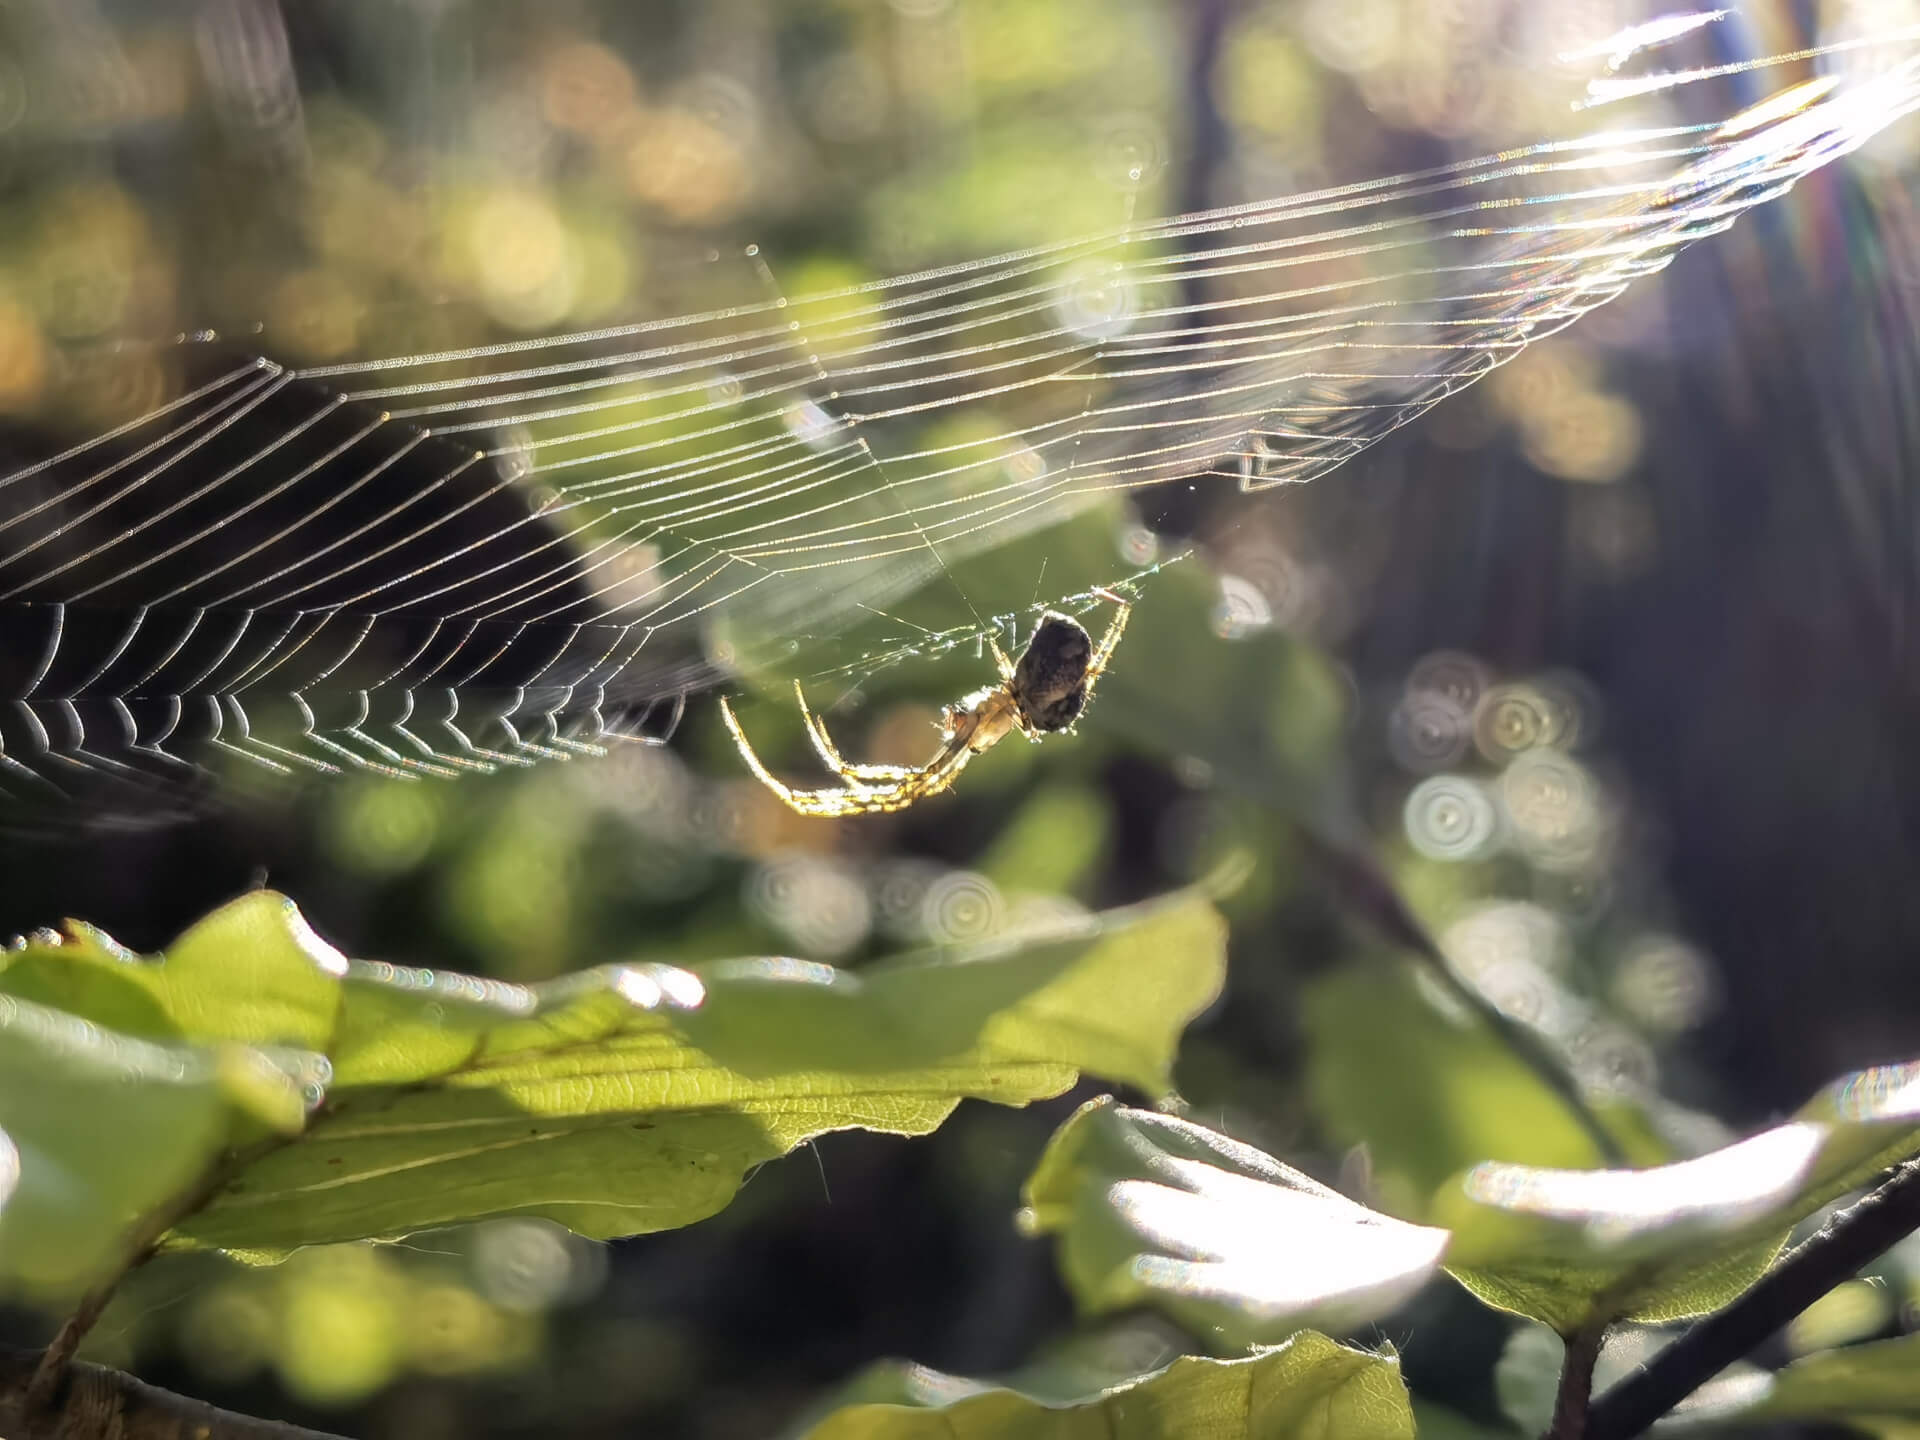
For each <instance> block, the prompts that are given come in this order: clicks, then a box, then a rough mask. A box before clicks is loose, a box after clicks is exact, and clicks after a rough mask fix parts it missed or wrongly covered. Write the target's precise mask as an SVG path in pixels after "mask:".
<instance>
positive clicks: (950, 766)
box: [720, 696, 972, 817]
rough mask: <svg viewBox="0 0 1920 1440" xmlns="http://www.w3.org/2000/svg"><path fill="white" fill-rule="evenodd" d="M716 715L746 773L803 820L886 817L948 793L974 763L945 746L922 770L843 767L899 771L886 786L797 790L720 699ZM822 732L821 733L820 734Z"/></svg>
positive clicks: (964, 752)
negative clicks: (771, 766) (764, 758)
mask: <svg viewBox="0 0 1920 1440" xmlns="http://www.w3.org/2000/svg"><path fill="white" fill-rule="evenodd" d="M805 713H807V715H808V720H809V724H808V727H807V728H808V731H809V733H811V732H812V731H813V727H814V725H815V724H816V723H818V722H817V721H814V720H813V718H812V716H811V712H805ZM720 716H721V719H723V720H724V721H726V725H727V730H728V732H729V733H730V734H731V735H732V736H733V743H734V747H735V748H736V749H737V750H739V752H740V758H741V759H743V760H745V761H746V762H747V768H748V769H749V770H751V771H752V772H753V775H754V778H755V779H757V780H759V781H760V783H761V784H762V785H765V786H766V787H767V788H768V789H769V790H771V791H772V792H773V793H774V794H775V795H777V796H779V797H780V799H781V800H782V801H783V802H784V803H785V804H786V806H787V808H788V809H790V810H794V811H796V812H798V813H799V814H802V815H820V816H827V817H838V816H847V815H874V814H885V813H886V812H888V811H892V810H904V809H906V807H907V806H909V805H911V804H913V802H914V801H916V800H918V799H920V798H921V797H922V796H926V795H937V794H939V793H940V792H941V791H943V790H946V789H948V788H949V787H950V786H951V785H952V784H953V782H954V779H955V777H957V776H958V775H959V773H960V772H961V770H963V769H965V768H966V763H967V761H968V760H969V759H971V758H972V752H971V751H969V750H968V749H967V747H966V746H965V745H964V744H962V745H959V746H943V747H942V748H941V750H940V753H939V754H937V755H935V756H934V758H933V759H932V760H931V761H929V762H928V763H927V765H926V768H924V769H921V770H914V769H911V768H909V767H905V766H869V767H851V766H849V767H847V768H848V769H856V768H865V769H873V770H886V771H889V772H897V774H895V773H890V774H888V775H886V776H884V777H878V776H877V777H875V778H876V779H881V780H883V781H884V783H880V784H871V783H867V782H865V781H863V780H859V779H854V778H848V780H847V783H846V784H845V785H844V786H834V787H829V788H826V789H820V790H796V789H794V788H793V787H792V786H791V785H788V784H787V783H786V782H785V781H783V780H781V779H780V778H779V777H778V776H777V775H775V774H774V773H773V772H772V771H770V770H768V769H767V767H766V766H765V765H764V764H762V763H761V761H760V757H759V756H758V755H757V754H755V753H754V749H753V746H752V745H751V744H750V743H748V740H747V736H746V732H745V731H744V730H742V729H741V728H740V721H739V718H738V717H737V716H735V715H734V713H733V707H732V706H731V705H730V704H728V703H727V700H726V698H725V697H724V696H722V697H721V700H720ZM822 733H823V734H824V729H823V731H822ZM826 744H827V747H828V748H829V749H831V748H832V744H833V742H832V741H831V740H830V739H829V740H827V741H826ZM838 754H839V752H838V751H835V752H834V756H835V758H836V759H837V758H838Z"/></svg>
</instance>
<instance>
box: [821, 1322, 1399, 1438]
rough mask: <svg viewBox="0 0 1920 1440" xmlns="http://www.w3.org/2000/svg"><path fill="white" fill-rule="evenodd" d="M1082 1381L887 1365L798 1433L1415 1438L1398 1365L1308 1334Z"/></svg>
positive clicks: (1040, 1371)
mask: <svg viewBox="0 0 1920 1440" xmlns="http://www.w3.org/2000/svg"><path fill="white" fill-rule="evenodd" d="M1092 1379H1093V1377H1089V1376H1087V1375H1086V1374H1085V1373H1084V1372H1083V1371H1076V1370H1074V1369H1073V1368H1071V1367H1069V1366H1062V1365H1059V1364H1054V1365H1047V1366H1038V1367H1035V1368H1034V1369H1032V1370H1029V1371H1027V1372H1024V1373H1023V1374H1021V1375H1019V1376H1016V1377H1013V1378H1011V1379H1010V1380H1009V1381H1008V1382H1007V1383H1005V1384H993V1383H989V1382H986V1381H980V1380H968V1379H963V1378H960V1377H958V1376H952V1375H943V1374H941V1373H939V1372H938V1371H933V1370H927V1369H924V1368H923V1367H921V1366H918V1365H905V1364H900V1363H898V1362H893V1363H889V1364H887V1365H883V1366H878V1367H875V1369H874V1370H873V1371H869V1372H868V1373H867V1374H866V1375H865V1376H862V1377H861V1378H860V1379H858V1380H857V1381H855V1382H854V1385H853V1386H852V1387H851V1394H850V1395H849V1397H848V1402H847V1403H845V1404H843V1405H842V1407H841V1408H840V1409H837V1410H835V1411H833V1412H832V1413H831V1414H829V1415H828V1416H827V1417H826V1418H825V1419H824V1420H822V1421H820V1422H819V1423H818V1424H816V1425H814V1426H813V1427H812V1428H811V1429H809V1430H807V1431H806V1440H920V1437H927V1440H974V1437H979V1440H988V1437H994V1440H998V1437H1004V1436H1018V1437H1020V1440H1080V1437H1092V1436H1100V1437H1113V1440H1156V1437H1165V1440H1175V1437H1180V1440H1184V1437H1187V1436H1195V1435H1205V1436H1208V1437H1209V1440H1288V1437H1296V1436H1297V1437H1303V1440H1304V1437H1313V1440H1413V1434H1414V1427H1413V1412H1412V1410H1411V1408H1410V1407H1409V1404H1408V1400H1407V1390H1406V1386H1405V1384H1404V1383H1403V1382H1402V1381H1401V1379H1400V1366H1399V1362H1398V1361H1397V1360H1396V1359H1395V1358H1394V1357H1393V1356H1392V1355H1391V1354H1384V1355H1375V1354H1370V1353H1368V1352H1366V1351H1363V1350H1353V1349H1349V1348H1348V1347H1346V1346H1344V1345H1338V1344H1335V1343H1334V1342H1333V1341H1332V1340H1329V1339H1327V1337H1326V1336H1324V1335H1318V1334H1315V1333H1313V1332H1312V1331H1301V1332H1299V1333H1298V1334H1296V1335H1294V1336H1293V1337H1292V1338H1291V1339H1290V1340H1288V1341H1287V1342H1286V1343H1285V1344H1283V1345H1278V1346H1275V1347H1274V1348H1272V1349H1268V1350H1262V1351H1260V1352H1258V1353H1256V1354H1254V1355H1251V1356H1249V1357H1247V1358H1245V1359H1239V1360H1212V1359H1206V1358H1203V1357H1200V1356H1192V1355H1187V1356H1181V1357H1180V1358H1179V1359H1176V1360H1174V1361H1173V1362H1172V1363H1171V1364H1168V1365H1166V1366H1164V1367H1163V1368H1160V1369H1157V1370H1154V1371H1152V1372H1150V1373H1148V1374H1145V1375H1137V1376H1129V1377H1127V1378H1124V1379H1119V1380H1115V1381H1111V1382H1109V1383H1106V1384H1099V1383H1097V1381H1095V1382H1094V1383H1089V1381H1090V1380H1092Z"/></svg>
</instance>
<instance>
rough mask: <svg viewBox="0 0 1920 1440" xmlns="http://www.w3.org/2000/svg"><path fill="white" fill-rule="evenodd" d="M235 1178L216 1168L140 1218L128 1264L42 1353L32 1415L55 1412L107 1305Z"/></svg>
mask: <svg viewBox="0 0 1920 1440" xmlns="http://www.w3.org/2000/svg"><path fill="white" fill-rule="evenodd" d="M230 1173H231V1172H230V1171H229V1169H228V1166H227V1163H226V1162H224V1161H222V1162H216V1163H215V1164H213V1165H211V1166H209V1167H208V1168H207V1170H206V1172H205V1173H204V1174H202V1175H201V1176H200V1178H199V1179H197V1180H196V1181H194V1183H193V1184H192V1185H190V1186H189V1187H188V1188H187V1189H185V1190H183V1191H181V1192H180V1194H178V1195H176V1196H175V1197H174V1198H173V1199H172V1200H170V1201H168V1202H167V1203H166V1204H164V1205H161V1206H159V1207H158V1208H156V1209H154V1210H152V1211H150V1212H148V1213H147V1214H145V1215H143V1216H141V1217H140V1220H139V1223H138V1224H136V1225H135V1226H134V1228H133V1230H132V1231H131V1232H129V1234H128V1235H127V1240H126V1258H125V1259H124V1260H123V1261H122V1262H121V1264H120V1268H119V1269H117V1270H115V1271H114V1272H113V1274H111V1275H109V1276H108V1277H107V1278H106V1279H105V1280H103V1281H101V1282H100V1283H99V1284H98V1285H96V1286H94V1287H93V1289H91V1290H89V1291H88V1292H87V1293H86V1294H85V1295H83V1296H81V1297H80V1303H79V1304H78V1305H76V1306H74V1308H73V1313H72V1314H70V1315H68V1316H67V1319H66V1323H65V1324H63V1325H62V1326H61V1327H60V1331H59V1333H58V1334H57V1335H55V1336H54V1337H53V1343H52V1344H51V1345H49V1346H47V1348H46V1349H45V1350H43V1351H42V1352H41V1353H40V1361H39V1364H38V1366H37V1367H36V1368H35V1370H34V1372H33V1379H32V1380H31V1381H30V1382H29V1383H28V1384H27V1387H26V1390H25V1394H24V1396H23V1397H22V1402H21V1403H22V1405H23V1406H24V1409H25V1411H26V1413H27V1414H29V1415H32V1414H37V1413H40V1412H43V1411H46V1410H50V1409H52V1408H53V1404H54V1401H55V1399H56V1397H57V1396H58V1395H59V1393H60V1386H61V1382H62V1381H64V1380H65V1379H66V1377H67V1370H68V1368H69V1366H71V1365H72V1363H73V1357H74V1354H75V1352H76V1351H78V1350H79V1348H80V1342H81V1341H82V1340H84V1339H85V1338H86V1336H87V1332H88V1331H89V1330H91V1329H93V1327H94V1324H95V1322H97V1321H98V1320H99V1319H100V1315H101V1312H102V1311H104V1310H105V1309H106V1308H107V1302H108V1301H109V1300H111V1299H113V1293H114V1291H116V1290H117V1289H119V1288H120V1282H121V1281H122V1280H124V1279H126V1278H127V1276H128V1274H129V1273H131V1272H132V1271H134V1270H137V1269H138V1268H139V1267H140V1266H142V1265H144V1264H146V1263H147V1261H149V1260H151V1259H152V1258H153V1255H154V1252H155V1251H156V1250H158V1249H159V1248H160V1241H161V1240H162V1239H163V1238H165V1236H166V1233H167V1232H168V1231H169V1230H171V1229H173V1227H174V1226H176V1225H178V1224H179V1223H180V1222H181V1221H182V1220H184V1219H186V1218H187V1217H188V1216H189V1215H192V1214H194V1213H195V1212H196V1211H198V1210H199V1209H200V1207H201V1206H203V1205H205V1204H206V1203H207V1201H209V1200H210V1199H212V1198H213V1195H214V1192H215V1191H217V1190H218V1189H219V1188H220V1186H221V1185H223V1184H224V1183H225V1182H226V1179H227V1177H228V1175H229V1174H230Z"/></svg>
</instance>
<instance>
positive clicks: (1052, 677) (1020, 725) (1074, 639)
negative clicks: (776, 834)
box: [720, 590, 1131, 815]
mask: <svg viewBox="0 0 1920 1440" xmlns="http://www.w3.org/2000/svg"><path fill="white" fill-rule="evenodd" d="M1093 593H1094V594H1096V595H1098V596H1099V597H1100V598H1101V599H1103V600H1108V601H1111V602H1112V603H1113V604H1114V605H1115V606H1116V607H1118V608H1117V609H1116V610H1115V612H1114V616H1113V620H1112V621H1111V622H1110V623H1109V624H1108V626H1107V633H1106V634H1105V635H1102V636H1101V637H1100V643H1099V645H1098V646H1096V645H1095V644H1094V643H1093V637H1092V636H1090V635H1088V634H1087V632H1086V629H1085V628H1084V627H1083V626H1082V625H1081V624H1080V622H1079V621H1078V620H1075V619H1074V618H1073V617H1072V616H1070V615H1061V614H1059V613H1057V612H1055V611H1052V610H1049V611H1047V612H1046V613H1045V614H1044V615H1042V616H1041V617H1040V624H1039V626H1038V627H1037V628H1035V630H1034V632H1033V638H1032V639H1031V640H1029V641H1028V642H1027V648H1026V649H1025V650H1024V651H1023V652H1022V653H1021V655H1020V659H1019V662H1018V663H1017V664H1016V663H1015V662H1013V661H1010V660H1008V659H1007V656H1006V652H1005V651H1003V650H1002V649H1001V648H1000V645H999V643H998V642H997V641H995V640H993V639H992V637H991V636H989V637H988V643H989V644H991V645H992V646H993V659H994V663H995V664H996V665H997V666H998V667H999V670H1000V683H999V684H998V685H993V686H989V687H988V688H986V689H984V690H976V691H974V692H973V693H972V694H971V695H969V696H967V697H966V698H965V699H964V700H962V701H961V702H960V703H959V704H958V705H949V706H948V707H947V709H946V712H945V714H944V717H943V725H942V730H941V740H940V748H939V750H937V751H936V752H935V753H934V756H933V758H932V759H931V760H929V761H927V763H926V764H924V765H921V766H917V767H916V766H912V765H849V764H848V763H847V762H846V761H845V760H842V759H841V758H840V752H839V750H837V749H836V748H834V743H833V737H832V736H830V735H828V734H827V727H826V726H825V725H824V724H823V723H821V720H820V717H819V716H817V715H815V714H814V713H813V711H812V710H810V709H808V708H807V697H806V695H805V694H804V693H802V691H801V689H800V682H799V681H798V680H795V681H794V682H793V693H794V698H795V699H797V700H798V701H799V702H800V718H801V719H802V720H804V721H805V722H806V725H807V738H808V739H810V740H811V741H812V742H813V748H814V750H815V752H816V753H818V755H819V756H820V758H821V759H822V760H823V761H825V762H826V765H827V768H828V769H829V770H831V771H833V773H834V774H836V775H838V776H839V777H840V779H841V781H842V782H843V783H842V784H840V785H836V786H829V787H827V788H826V789H822V790H795V789H793V788H792V787H791V786H789V785H787V784H785V783H784V782H782V781H780V780H778V779H776V778H775V777H774V776H773V774H772V773H771V772H769V771H768V769H767V767H766V766H765V765H763V764H761V763H760V757H759V756H758V755H756V754H754V753H753V746H751V745H749V744H748V743H747V737H746V733H745V732H744V731H742V730H741V728H740V722H739V721H738V720H737V719H735V718H734V714H733V707H732V706H731V705H729V704H728V703H727V702H726V700H725V699H724V698H722V700H721V701H720V714H721V716H722V717H723V718H724V719H725V720H726V722H727V729H728V730H730V731H731V732H732V733H733V743H734V744H735V745H737V746H739V748H740V755H741V758H742V759H744V760H745V761H746V762H747V768H748V769H749V770H751V771H753V773H754V774H755V775H756V776H758V777H759V779H760V781H761V783H762V784H764V785H765V786H766V787H767V788H768V789H769V790H771V791H773V793H774V794H776V795H778V796H779V797H780V798H781V799H782V800H784V801H786V803H787V804H788V805H789V806H791V807H792V808H793V809H795V810H797V811H799V812H800V813H801V814H802V815H870V814H877V813H880V812H884V811H888V810H904V809H906V808H907V806H909V805H911V804H913V802H914V801H916V800H918V799H920V798H921V797H922V796H926V795H938V794H939V793H940V792H941V791H943V790H948V789H951V788H952V786H953V782H954V781H955V780H957V779H959V778H960V772H961V771H962V770H964V769H965V768H966V766H967V762H968V761H969V760H971V759H972V758H973V757H974V756H976V755H978V754H980V753H981V752H982V751H985V750H990V749H992V748H993V747H994V746H995V745H997V744H999V743H1000V742H1001V741H1002V740H1004V739H1005V738H1006V737H1007V735H1008V734H1009V733H1010V732H1011V731H1013V730H1016V729H1017V730H1019V731H1020V733H1021V734H1023V735H1025V736H1026V737H1027V739H1029V740H1033V741H1037V740H1038V739H1039V738H1040V737H1041V736H1042V735H1043V734H1048V733H1051V732H1053V731H1056V730H1066V729H1069V728H1071V726H1072V725H1073V722H1074V721H1075V720H1077V719H1079V718H1080V716H1081V714H1082V713H1084V712H1085V710H1086V708H1087V702H1088V701H1089V700H1091V699H1092V698H1093V685H1094V682H1095V681H1096V680H1098V679H1099V678H1100V676H1101V674H1102V672H1104V671H1105V670H1106V668H1107V663H1108V662H1109V661H1110V660H1112V659H1113V652H1114V648H1115V647H1116V646H1117V645H1119V643H1120V633H1121V632H1122V631H1123V630H1125V629H1126V628H1127V615H1128V613H1129V610H1130V608H1131V607H1130V606H1129V605H1128V604H1127V602H1126V601H1125V600H1122V599H1121V598H1120V597H1119V596H1118V595H1116V594H1114V593H1113V592H1112V591H1111V590H1096V591H1094V592H1093Z"/></svg>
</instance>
